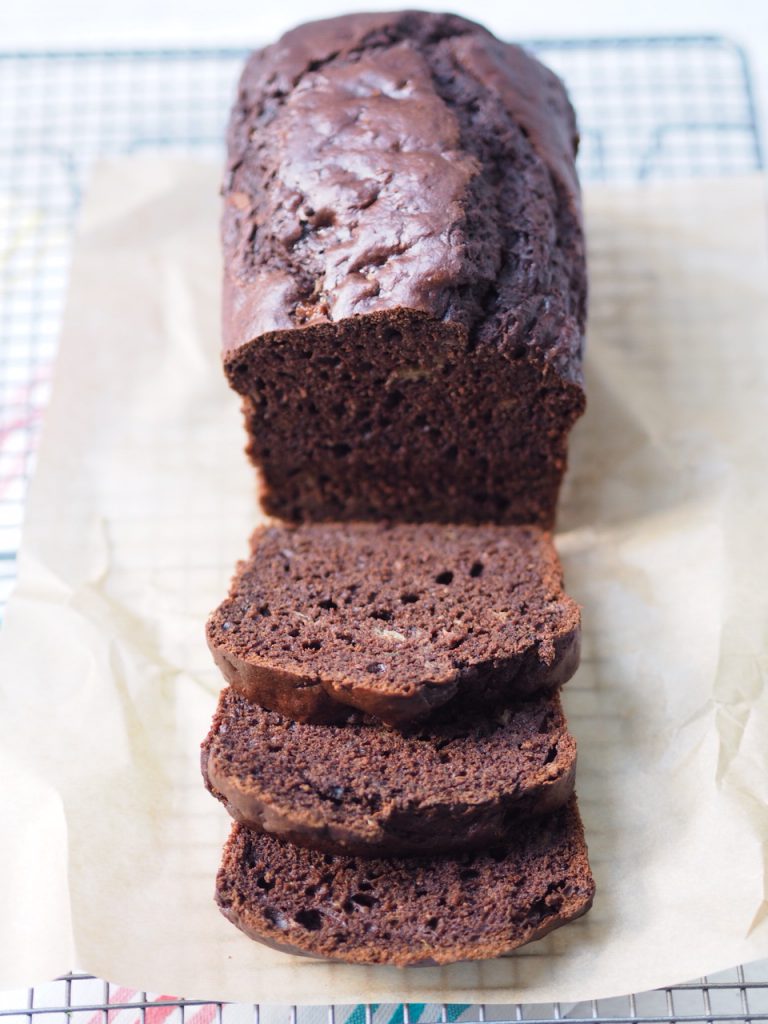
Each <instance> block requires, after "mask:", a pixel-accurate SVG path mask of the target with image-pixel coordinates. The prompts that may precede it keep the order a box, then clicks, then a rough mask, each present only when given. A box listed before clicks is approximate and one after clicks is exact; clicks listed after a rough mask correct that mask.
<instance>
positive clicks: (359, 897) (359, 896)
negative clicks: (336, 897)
mask: <svg viewBox="0 0 768 1024" xmlns="http://www.w3.org/2000/svg"><path fill="white" fill-rule="evenodd" d="M350 899H351V900H352V902H353V903H356V904H357V905H358V907H369V908H370V907H375V906H376V904H377V903H378V902H379V901H378V900H377V899H376V897H375V896H368V895H366V894H365V893H364V892H356V893H354V894H353V895H352V896H351V897H350Z"/></svg>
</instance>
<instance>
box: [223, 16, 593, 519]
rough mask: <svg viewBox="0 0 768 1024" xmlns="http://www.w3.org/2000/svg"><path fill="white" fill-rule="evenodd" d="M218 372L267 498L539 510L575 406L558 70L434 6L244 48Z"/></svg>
mask: <svg viewBox="0 0 768 1024" xmlns="http://www.w3.org/2000/svg"><path fill="white" fill-rule="evenodd" d="M228 146H229V160H228V164H227V170H226V176H225V182H224V215H223V248H224V299H223V331H224V366H225V370H226V373H227V376H228V378H229V381H230V383H231V385H232V386H233V387H234V388H235V390H236V391H237V392H239V393H240V394H241V395H242V396H243V407H244V412H245V421H246V426H247V430H248V434H249V442H248V451H249V453H250V455H251V457H252V459H253V460H254V462H255V463H256V464H257V465H258V466H259V467H260V470H261V474H262V477H263V482H264V492H263V501H264V505H265V507H266V509H267V510H268V511H269V512H270V513H273V514H275V515H279V516H281V517H283V518H287V519H290V520H308V519H311V520H330V519H333V520H349V519H381V518H386V517H389V518H392V519H396V520H400V521H451V522H490V521H495V522H501V523H538V524H539V525H542V526H544V527H550V526H551V525H552V522H553V519H554V515H555V504H556V499H557V494H558V488H559V485H560V480H561V477H562V475H563V472H564V469H565V465H566V441H567V435H568V432H569V430H570V428H571V426H572V424H573V422H574V421H575V420H576V418H577V417H578V416H579V415H580V414H581V412H582V411H583V409H584V392H583V387H582V370H581V360H582V347H583V331H584V319H585V296H586V275H585V262H584V243H583V237H582V228H581V213H580V199H579V188H578V183H577V180H576V174H575V170H574V157H575V153H576V147H577V132H576V125H575V119H574V114H573V111H572V109H571V106H570V104H569V102H568V99H567V96H566V93H565V91H564V89H563V86H562V84H561V82H560V81H559V80H558V79H557V78H556V77H555V76H554V75H553V74H552V73H551V72H550V71H548V70H547V69H546V68H545V67H543V66H542V65H541V64H540V63H539V62H538V61H537V60H535V59H534V58H533V57H532V56H530V55H529V54H527V53H525V52H524V51H523V50H522V49H520V48H519V47H517V46H513V45H509V44H507V43H502V42H500V41H499V40H497V39H495V38H494V37H493V36H492V35H491V34H490V33H488V32H487V31H486V30H485V29H483V28H481V27H480V26H479V25H476V24H474V23H472V22H469V21H466V20H464V19H463V18H459V17H456V16H453V15H446V14H432V13H419V12H413V11H407V12H400V13H395V12H386V13H378V14H353V15H349V16H346V17H342V18H335V19H332V20H329V21H320V22H315V23H313V24H308V25H303V26H301V27H300V28H298V29H295V30H294V31H292V32H289V33H287V35H285V36H283V38H282V39H281V40H279V42H277V43H275V44H274V45H272V46H268V47H267V48H266V49H263V50H260V51H259V52H257V53H255V54H253V56H252V57H251V58H250V60H249V61H248V63H247V65H246V68H245V71H244V73H243V76H242V79H241V81H240V87H239V91H238V94H237V100H236V103H235V106H234V109H233V111H232V116H231V121H230V127H229V138H228Z"/></svg>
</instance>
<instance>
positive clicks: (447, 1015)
mask: <svg viewBox="0 0 768 1024" xmlns="http://www.w3.org/2000/svg"><path fill="white" fill-rule="evenodd" d="M530 45H531V48H532V49H534V50H535V51H536V52H537V53H538V54H539V56H540V57H541V58H542V59H543V60H544V61H545V62H546V63H547V64H549V65H550V66H551V67H552V68H553V69H554V70H556V71H557V72H558V73H559V74H560V75H562V77H563V78H564V79H565V81H566V83H567V85H568V88H569V91H570V93H571V96H572V98H573V101H574V104H575V106H576V108H577V111H578V114H579V121H580V125H581V134H582V139H583V143H582V151H581V155H580V159H579V165H580V174H581V178H582V181H584V182H595V181H606V182H622V181H623V182H637V181H643V180H649V179H662V178H667V179H668V178H674V177H690V176H702V175H709V176H713V175H736V174H745V173H750V172H754V171H758V170H760V169H762V168H763V154H762V149H761V143H760V134H759V130H758V121H757V116H756V111H755V103H754V97H753V92H752V85H751V79H750V74H749V68H748V66H747V62H746V60H745V58H744V54H743V52H742V51H741V50H740V49H739V48H738V47H736V46H734V45H733V44H731V43H730V42H728V41H726V40H723V39H720V38H714V37H687V36H686V37H679V38H668V37H665V38H643V39H639V38H636V39H588V40H584V39H578V40H576V39H574V40H546V41H538V42H532V43H531V44H530ZM245 53H246V51H245V50H240V49H218V50H164V51H130V52H129V51H114V52H99V53H93V52H85V53H73V52H67V53H2V52H0V610H1V609H2V607H3V605H4V603H5V600H6V599H7V596H8V593H9V591H10V589H11V586H12V583H13V579H14V577H15V567H16V565H15V562H16V552H17V550H18V546H19V539H20V530H21V524H22V519H23V510H24V495H25V491H26V485H27V481H28V479H29V475H30V473H31V470H32V466H33V462H34V455H35V447H36V442H37V436H38V430H39V426H40V420H41V416H42V412H43V410H44V408H45V404H46V401H47V398H48V393H49V384H50V373H51V368H52V364H53V360H54V358H55V354H56V345H57V340H58V332H59V325H60V319H61V311H62V304H63V300H64V295H65V290H66V284H67V274H68V268H69V259H70V249H71V243H72V229H73V225H74V221H75V218H76V215H77V211H78V208H79V205H80V201H81V197H82V192H83V189H84V187H85V186H86V184H87V179H88V174H89V170H90V167H91V165H92V163H93V161H94V160H96V159H99V158H102V157H114V156H120V155H125V154H131V153H140V152H143V151H147V152H157V151H162V152H166V153H169V154H174V153H175V154H179V155H192V156H211V157H213V158H219V157H220V155H221V147H222V134H223V125H224V121H225V118H226V114H227V109H228V106H229V103H230V100H231V97H232V92H233V88H234V83H235V80H236V76H237V74H238V71H239V68H240V65H241V63H242V61H243V58H244V56H245ZM0 1017H2V1018H5V1020H4V1021H3V1024H6V1021H14V1022H18V1024H37V1022H40V1024H68V1022H71V1024H113V1022H115V1024H240V1022H241V1021H242V1022H243V1024H245V1022H246V1021H247V1022H249V1024H250V1022H253V1024H321V1022H323V1024H417V1022H433V1021H434V1022H438V1021H439V1022H445V1024H448V1022H452V1021H462V1022H470V1021H472V1022H483V1021H488V1022H491V1021H527V1022H529V1024H544V1022H550V1021H555V1020H560V1019H567V1020H569V1021H572V1022H575V1024H587V1022H589V1024H594V1022H599V1024H620V1022H627V1024H657V1022H658V1024H662V1022H669V1024H675V1022H680V1024H683V1022H694V1021H702V1022H711V1024H715V1022H719V1021H734V1022H736V1021H744V1022H745V1024H748V1022H751V1021H768V962H764V963H760V964H753V965H749V966H746V967H736V968H734V969H733V970H732V971H728V972H725V973H723V974H720V975H717V976H716V977H710V978H701V979H698V980H697V981H695V982H692V983H690V984H687V985H678V986H674V987H672V988H668V989H664V990H661V991H658V992H646V993H640V994H635V995H628V996H626V997H622V998H621V999H610V1000H600V1001H592V1002H587V1003H579V1004H577V1005H575V1006H571V1005H561V1004H548V1005H546V1006H541V1005H538V1006H532V1005H521V1004H518V1005H515V1006H502V1007H499V1006H447V1005H446V1006H440V1005H420V1004H419V1005H414V1004H411V1005H410V1006H409V1005H399V1006H395V1005H387V1006H371V1005H368V1006H357V1007H351V1006H349V1007H341V1006H337V1007H296V1006H288V1007H286V1006H283V1007H275V1006H264V1005H262V1006H261V1007H259V1006H253V1005H248V1006H246V1005H234V1004H222V1003H216V1002H213V1003H201V1002H199V1001H185V1000H183V999H177V998H175V997H170V996H166V995H156V994H151V993H149V994H148V993H146V992H137V991H135V990H133V989H127V988H124V987H120V986H118V985H114V984H110V983H109V982H106V981H102V980H100V979H96V978H91V977H89V976H88V975H82V974H71V975H67V976H66V977H64V978H61V979H58V980H56V981H52V982H49V983H45V984H41V985H38V986H37V987H36V988H34V989H24V990H22V991H18V992H7V993H0ZM41 1018H42V1020H41Z"/></svg>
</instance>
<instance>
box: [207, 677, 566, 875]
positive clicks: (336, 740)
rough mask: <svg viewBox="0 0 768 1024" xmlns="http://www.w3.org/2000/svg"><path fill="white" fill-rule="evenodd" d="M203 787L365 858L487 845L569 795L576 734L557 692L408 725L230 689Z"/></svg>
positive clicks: (301, 835)
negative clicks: (311, 720)
mask: <svg viewBox="0 0 768 1024" xmlns="http://www.w3.org/2000/svg"><path fill="white" fill-rule="evenodd" d="M202 769H203V776H204V778H205V780H206V785H207V786H208V788H209V789H210V791H211V792H212V793H213V794H214V796H217V797H218V798H219V799H220V800H221V801H222V802H223V803H224V804H225V805H226V807H227V809H228V810H229V812H230V814H231V815H232V816H233V817H234V818H236V819H237V820H238V821H241V822H242V823H243V824H245V825H248V826H249V827H251V828H256V829H259V830H261V831H265V832H271V833H273V834H276V835H280V836H282V838H284V839H288V840H290V841H291V842H294V843H298V844H299V845H301V846H308V847H310V848H312V849H318V850H325V851H328V852H331V853H353V854H360V855H362V856H368V857H376V856H380V857H386V856H393V855H395V854H419V853H422V854H423V853H430V854H431V853H438V852H448V851H452V850H460V849H481V848H486V849H487V848H488V847H489V846H492V845H493V844H497V843H499V842H500V841H503V840H505V839H506V838H507V837H508V836H509V835H510V833H511V832H512V831H513V830H515V829H516V828H518V827H519V823H520V821H521V820H522V819H524V818H526V817H530V816H532V815H537V814H546V813H549V812H551V811H553V810H555V809H557V808H558V807H561V806H562V805H563V804H564V803H566V802H567V800H568V798H569V797H570V796H571V793H572V792H573V781H574V775H575V770H576V743H575V741H574V739H573V737H572V736H570V735H569V733H568V730H567V726H566V722H565V718H564V716H563V711H562V707H561V705H560V698H559V696H558V695H557V694H554V695H551V696H547V697H541V698H539V699H537V700H534V701H531V702H526V703H525V704H522V705H520V706H519V707H517V708H515V709H514V710H512V709H499V710H497V711H496V712H487V711H483V712H481V713H478V712H476V713H474V714H460V715H456V714H453V713H452V707H451V705H450V704H449V705H448V706H447V707H446V708H443V709H441V710H440V711H438V712H437V713H436V714H435V715H433V716H431V717H430V718H429V720H428V721H427V722H426V723H425V724H423V725H412V726H410V727H409V728H406V729H405V730H404V731H403V732H399V731H395V730H393V729H388V728H387V727H386V726H382V725H379V724H376V723H375V722H373V721H371V720H368V721H367V722H364V723H358V724H348V725H341V726H337V725H301V724H298V723H296V722H293V721H292V720H291V719H287V718H284V717H282V716H281V715H279V714H277V712H274V711H265V710H264V709H262V708H260V707H258V706H257V705H255V704H252V703H251V702H250V701H248V700H246V699H245V698H244V697H242V696H240V694H238V693H236V692H235V691H234V690H233V689H232V688H231V687H229V688H227V689H226V690H224V692H223V693H222V694H221V697H220V698H219V706H218V709H217V711H216V715H215V717H214V720H213V726H212V728H211V731H210V733H209V735H208V738H207V739H206V741H205V743H204V744H203V749H202Z"/></svg>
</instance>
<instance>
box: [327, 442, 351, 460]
mask: <svg viewBox="0 0 768 1024" xmlns="http://www.w3.org/2000/svg"><path fill="white" fill-rule="evenodd" d="M331 451H332V452H333V454H334V455H335V456H336V458H337V459H343V458H344V456H345V455H349V453H350V452H351V451H352V449H351V448H350V447H349V445H348V444H344V443H343V442H340V443H339V444H335V445H334V446H333V447H332V448H331Z"/></svg>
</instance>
